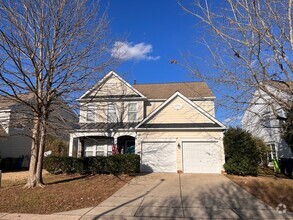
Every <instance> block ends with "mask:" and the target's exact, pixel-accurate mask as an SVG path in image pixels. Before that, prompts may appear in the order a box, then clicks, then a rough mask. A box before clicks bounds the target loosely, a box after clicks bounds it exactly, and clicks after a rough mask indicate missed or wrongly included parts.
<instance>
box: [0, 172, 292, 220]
mask: <svg viewBox="0 0 293 220" xmlns="http://www.w3.org/2000/svg"><path fill="white" fill-rule="evenodd" d="M288 196H290V195H288ZM0 214H1V213H0ZM155 218H162V219H177V218H178V219H182V218H188V219H227V218H229V219H239V218H240V219H241V218H242V219H251V218H258V219H293V215H292V213H286V214H279V213H278V212H277V211H276V210H275V209H273V208H271V207H268V206H266V205H265V204H263V203H262V202H261V201H259V200H257V199H256V198H255V197H253V196H252V195H251V194H249V193H248V192H246V191H245V190H243V189H242V188H240V187H239V186H237V185H236V184H234V183H233V182H231V181H230V180H229V179H228V178H226V177H225V176H223V175H203V174H202V175H197V174H180V175H179V174H159V173H154V174H148V175H144V176H138V177H135V178H134V179H132V180H131V181H130V183H128V184H126V185H125V186H124V187H122V188H121V189H120V190H119V191H117V192H116V193H115V194H114V195H112V196H111V197H110V198H108V199H107V200H105V201H104V202H102V203H101V204H100V205H99V206H97V207H91V208H86V209H81V210H74V211H70V212H63V213H56V214H53V215H46V216H41V215H38V216H37V215H29V214H22V215H17V214H10V215H5V216H3V217H1V215H0V219H72V220H75V219H155Z"/></svg>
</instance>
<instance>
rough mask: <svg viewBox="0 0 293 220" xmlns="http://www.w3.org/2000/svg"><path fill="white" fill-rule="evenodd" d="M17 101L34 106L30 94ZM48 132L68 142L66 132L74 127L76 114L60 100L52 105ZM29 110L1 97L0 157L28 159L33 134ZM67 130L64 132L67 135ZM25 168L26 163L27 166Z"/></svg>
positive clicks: (20, 104)
mask: <svg viewBox="0 0 293 220" xmlns="http://www.w3.org/2000/svg"><path fill="white" fill-rule="evenodd" d="M18 96H19V97H20V99H22V100H24V101H26V102H27V103H31V104H33V100H34V95H33V93H24V94H19V95H18ZM53 108H54V109H53V110H52V112H51V115H50V118H49V123H48V131H49V133H50V134H51V135H55V136H58V137H62V138H63V139H65V140H66V139H67V140H69V130H72V129H73V128H74V125H75V126H76V124H77V121H78V119H77V116H76V114H75V113H74V112H73V111H72V110H71V109H70V108H69V107H68V106H67V105H66V104H65V103H64V102H63V100H62V99H60V102H58V103H56V104H53ZM32 117H33V113H32V110H31V109H30V108H29V107H28V106H27V105H25V104H23V103H20V102H18V101H17V100H13V99H11V98H7V97H4V96H0V157H1V158H20V157H25V158H27V160H29V159H30V155H31V145H32V139H31V135H32V134H31V133H32V127H33V125H32ZM66 130H67V131H66ZM24 166H28V162H27V163H26V165H24Z"/></svg>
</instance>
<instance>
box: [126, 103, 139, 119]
mask: <svg viewBox="0 0 293 220" xmlns="http://www.w3.org/2000/svg"><path fill="white" fill-rule="evenodd" d="M128 121H131V122H133V121H137V103H128Z"/></svg>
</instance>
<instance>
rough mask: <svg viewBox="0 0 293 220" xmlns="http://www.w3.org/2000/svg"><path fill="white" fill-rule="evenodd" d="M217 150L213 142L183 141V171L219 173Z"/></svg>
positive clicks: (218, 153) (217, 147)
mask: <svg viewBox="0 0 293 220" xmlns="http://www.w3.org/2000/svg"><path fill="white" fill-rule="evenodd" d="M219 150H220V149H219V146H218V144H217V143H215V142H183V171H184V172H185V173H219V172H220V171H219V155H220V151H219Z"/></svg>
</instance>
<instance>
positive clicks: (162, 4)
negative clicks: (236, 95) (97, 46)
mask: <svg viewBox="0 0 293 220" xmlns="http://www.w3.org/2000/svg"><path fill="white" fill-rule="evenodd" d="M108 14H109V18H110V19H111V24H110V29H111V32H112V34H113V37H114V38H115V39H117V41H120V42H118V43H117V45H119V48H120V50H123V55H122V54H121V53H120V54H118V56H120V57H123V59H122V63H121V64H120V65H119V66H118V67H117V68H116V72H117V73H119V74H120V75H122V76H123V77H124V78H125V79H126V80H127V81H128V82H130V83H131V84H132V83H133V81H134V80H136V81H137V83H165V82H185V81H200V80H199V79H198V78H196V77H195V76H194V75H192V74H191V73H190V72H188V70H187V69H185V68H183V67H181V66H179V65H172V64H171V63H170V60H172V59H176V60H178V61H180V60H182V54H187V53H192V54H193V55H195V56H200V57H201V58H202V59H208V56H209V54H208V53H207V49H206V48H205V47H204V46H202V45H201V44H199V43H197V41H196V39H198V38H200V37H201V35H202V34H203V29H202V28H201V27H200V26H199V25H198V24H197V21H196V20H195V18H194V17H192V16H190V15H188V14H187V13H185V12H184V11H183V10H182V9H181V8H180V6H179V5H178V4H177V2H176V0H139V1H138V0H123V1H121V0H110V6H109V10H108ZM124 51H127V52H124ZM115 53H116V54H117V51H116V52H113V54H115ZM197 65H199V66H201V67H202V69H201V71H213V70H211V69H209V68H208V67H207V66H204V64H203V63H202V64H201V63H200V62H199V63H197ZM211 89H212V90H213V92H214V93H215V95H216V96H218V95H219V94H217V92H216V89H214V88H211ZM217 117H218V118H219V119H220V120H221V121H223V120H224V119H225V118H226V117H227V116H226V115H225V114H224V111H223V110H221V109H218V111H217Z"/></svg>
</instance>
